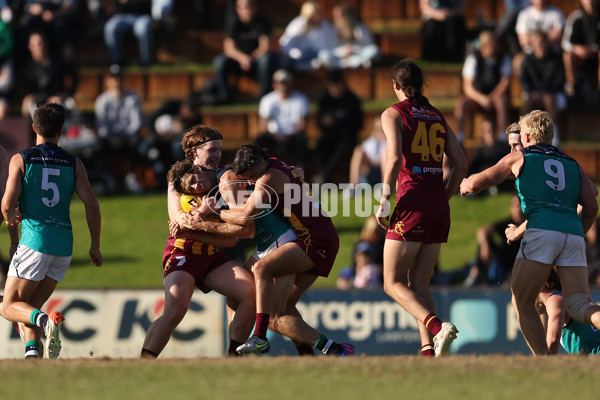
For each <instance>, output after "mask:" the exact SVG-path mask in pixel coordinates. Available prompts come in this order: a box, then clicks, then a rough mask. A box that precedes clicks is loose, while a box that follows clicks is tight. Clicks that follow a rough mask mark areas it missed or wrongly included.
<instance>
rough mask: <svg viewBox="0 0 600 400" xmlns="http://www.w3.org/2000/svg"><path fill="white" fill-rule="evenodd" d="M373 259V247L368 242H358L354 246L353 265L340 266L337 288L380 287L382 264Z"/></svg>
mask: <svg viewBox="0 0 600 400" xmlns="http://www.w3.org/2000/svg"><path fill="white" fill-rule="evenodd" d="M374 259H375V247H373V245H372V244H371V243H369V242H364V241H361V242H358V243H357V244H356V246H355V247H354V265H353V266H351V267H344V268H342V270H341V271H340V273H339V275H338V278H337V281H336V286H337V288H338V289H341V290H349V289H381V288H382V286H383V278H382V271H383V266H382V265H381V264H377V263H376V262H375V261H374Z"/></svg>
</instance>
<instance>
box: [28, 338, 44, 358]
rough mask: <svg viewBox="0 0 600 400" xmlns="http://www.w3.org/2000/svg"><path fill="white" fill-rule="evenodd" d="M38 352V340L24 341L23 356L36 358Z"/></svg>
mask: <svg viewBox="0 0 600 400" xmlns="http://www.w3.org/2000/svg"><path fill="white" fill-rule="evenodd" d="M39 354H40V342H38V341H37V340H29V341H27V343H25V358H38V355H39Z"/></svg>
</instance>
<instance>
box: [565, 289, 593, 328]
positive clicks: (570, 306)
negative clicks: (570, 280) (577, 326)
mask: <svg viewBox="0 0 600 400" xmlns="http://www.w3.org/2000/svg"><path fill="white" fill-rule="evenodd" d="M565 305H566V306H567V312H568V313H569V315H570V316H571V318H573V319H574V320H575V321H577V322H582V323H585V312H586V310H587V309H588V308H590V307H591V306H592V304H591V303H590V300H589V297H588V295H587V294H585V293H575V294H572V295H570V296H569V297H567V299H566V300H565Z"/></svg>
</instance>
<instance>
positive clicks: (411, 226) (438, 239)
mask: <svg viewBox="0 0 600 400" xmlns="http://www.w3.org/2000/svg"><path fill="white" fill-rule="evenodd" d="M449 231H450V211H449V210H446V211H419V210H409V209H400V208H399V207H396V208H395V209H394V212H393V214H392V217H391V218H390V226H389V228H388V231H387V235H386V236H385V238H386V239H390V240H400V241H405V242H421V243H426V244H429V243H446V242H447V241H448V232H449Z"/></svg>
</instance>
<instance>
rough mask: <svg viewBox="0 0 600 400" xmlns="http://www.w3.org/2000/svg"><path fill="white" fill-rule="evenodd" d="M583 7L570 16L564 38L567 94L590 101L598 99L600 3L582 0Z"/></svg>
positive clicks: (596, 0) (580, 99)
mask: <svg viewBox="0 0 600 400" xmlns="http://www.w3.org/2000/svg"><path fill="white" fill-rule="evenodd" d="M580 2H581V8H579V9H577V10H575V11H573V12H572V13H571V14H569V17H568V18H567V23H566V25H565V31H564V34H563V38H562V49H563V60H564V63H565V75H566V79H567V82H566V83H565V94H566V95H567V96H569V97H572V98H575V99H576V100H579V101H582V102H585V103H590V102H592V101H593V102H597V101H598V83H599V79H598V75H599V74H600V68H599V63H598V57H599V55H600V53H599V50H600V3H599V2H598V0H581V1H580Z"/></svg>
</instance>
